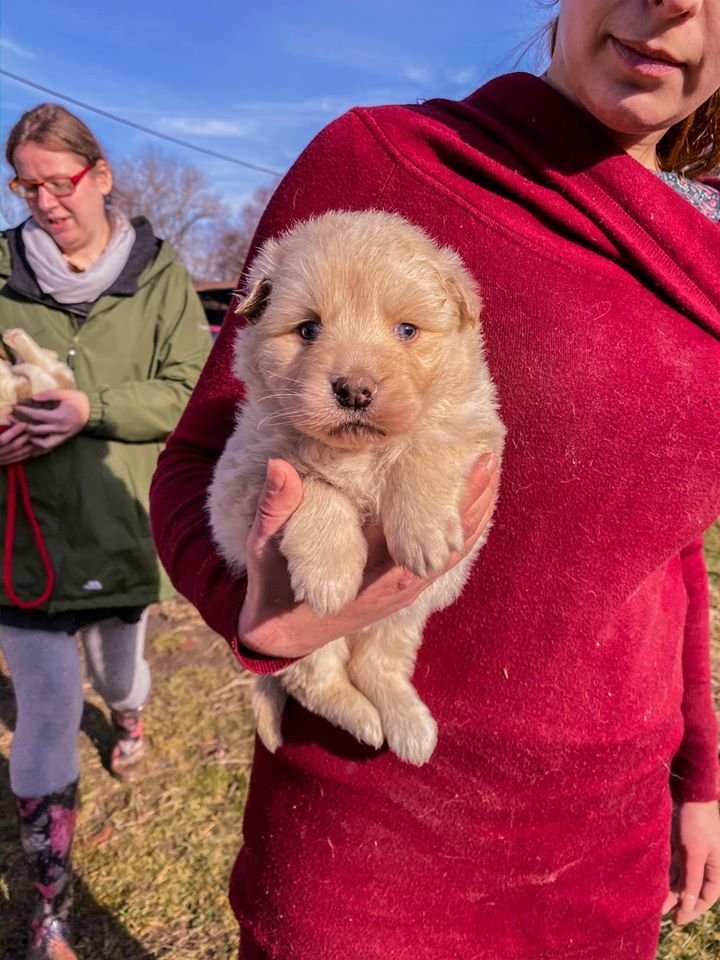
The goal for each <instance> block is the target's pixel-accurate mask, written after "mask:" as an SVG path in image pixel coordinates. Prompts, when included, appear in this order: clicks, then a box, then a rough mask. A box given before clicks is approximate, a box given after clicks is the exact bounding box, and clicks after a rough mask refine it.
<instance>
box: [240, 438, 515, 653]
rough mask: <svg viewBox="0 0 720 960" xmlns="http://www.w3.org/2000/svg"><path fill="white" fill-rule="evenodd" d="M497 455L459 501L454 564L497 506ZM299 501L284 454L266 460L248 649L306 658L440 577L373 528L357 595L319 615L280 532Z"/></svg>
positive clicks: (483, 464) (243, 616)
mask: <svg viewBox="0 0 720 960" xmlns="http://www.w3.org/2000/svg"><path fill="white" fill-rule="evenodd" d="M497 481H498V464H497V457H495V456H494V455H488V454H486V455H485V456H483V457H481V458H480V459H479V461H478V463H477V464H476V466H475V468H474V469H473V471H472V473H471V475H470V478H469V481H468V485H467V494H466V497H465V500H464V503H463V508H462V520H463V530H464V533H465V544H464V549H463V551H462V553H456V554H453V555H452V556H451V557H450V560H449V562H448V565H447V569H448V570H449V569H451V568H452V567H453V566H455V564H457V563H458V562H459V561H460V560H461V559H462V558H463V557H465V556H467V554H468V553H469V552H470V551H471V549H472V547H473V546H474V545H475V543H476V542H477V540H478V539H479V538H480V537H481V536H482V534H483V532H484V531H485V529H486V528H487V526H488V524H489V522H490V519H491V517H492V514H493V510H494V507H495V493H496V489H497ZM301 501H302V481H301V480H300V477H299V476H298V474H297V472H296V471H295V469H294V468H293V467H292V466H291V465H290V464H289V463H287V462H285V461H284V460H271V461H270V462H269V463H268V471H267V481H266V483H265V487H264V489H263V493H262V496H261V498H260V502H259V504H258V510H257V514H256V516H255V522H254V524H253V526H252V529H251V531H250V536H249V538H248V545H247V593H246V596H245V602H244V604H243V607H242V610H241V611H240V616H239V619H238V636H239V637H240V640H241V642H242V643H243V644H244V646H246V647H247V648H248V649H249V650H251V651H253V652H256V653H260V654H263V655H265V656H272V657H277V658H279V659H282V658H285V657H303V656H306V655H307V654H309V653H312V652H313V651H314V650H317V649H319V648H320V647H322V646H324V645H325V644H326V643H329V642H330V641H331V640H335V639H337V638H338V637H341V636H345V635H347V634H351V633H354V632H356V631H357V630H361V629H363V628H364V627H367V626H369V625H370V624H372V623H376V622H378V621H379V620H382V619H383V618H384V617H387V616H389V615H390V614H392V613H395V612H397V611H398V610H402V609H403V608H405V607H407V606H409V605H410V604H411V603H412V602H413V601H414V600H415V599H416V598H417V597H418V596H419V595H420V594H421V593H422V592H423V590H425V589H426V588H427V587H428V586H430V584H431V583H432V582H433V581H434V580H435V579H436V577H428V578H426V579H419V578H418V577H415V576H413V575H412V574H411V573H409V572H408V571H407V570H404V569H403V568H402V567H397V566H395V564H394V563H393V561H392V559H391V557H390V555H389V553H388V551H387V546H386V544H385V539H384V537H383V533H382V530H381V529H380V528H379V527H377V526H373V527H368V528H366V529H365V534H366V536H367V539H368V546H369V551H368V562H367V567H366V570H365V577H364V580H363V585H362V587H361V589H360V592H359V593H358V595H357V597H356V598H355V599H354V600H353V601H352V602H351V603H349V604H348V605H347V606H346V607H344V608H343V609H342V610H341V611H340V612H339V613H337V614H335V615H334V616H330V617H320V616H318V615H317V614H316V613H315V612H314V611H313V610H312V609H311V608H310V607H309V606H308V605H307V604H305V603H297V602H296V601H295V598H294V596H293V591H292V587H291V585H290V580H289V577H288V573H287V562H286V560H285V558H284V557H283V555H282V554H281V553H280V550H279V549H278V546H277V543H276V536H277V534H278V533H280V531H281V530H282V529H283V527H284V526H285V524H286V523H287V521H288V519H289V518H290V517H291V516H292V514H293V513H294V511H295V510H296V509H297V507H298V506H299V505H300V503H301Z"/></svg>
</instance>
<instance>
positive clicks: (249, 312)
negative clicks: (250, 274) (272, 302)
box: [235, 277, 272, 323]
mask: <svg viewBox="0 0 720 960" xmlns="http://www.w3.org/2000/svg"><path fill="white" fill-rule="evenodd" d="M271 291H272V283H270V280H269V278H268V277H260V278H259V279H258V280H256V281H255V283H254V284H253V286H252V288H251V290H250V292H249V293H248V295H247V296H246V297H245V299H244V300H241V301H240V303H239V304H238V305H237V307H235V313H237V314H238V315H239V316H241V317H245V319H246V320H248V321H249V322H250V323H257V322H258V320H259V319H260V317H261V316H262V315H263V312H264V310H265V307H266V306H267V302H268V300H269V299H270V293H271Z"/></svg>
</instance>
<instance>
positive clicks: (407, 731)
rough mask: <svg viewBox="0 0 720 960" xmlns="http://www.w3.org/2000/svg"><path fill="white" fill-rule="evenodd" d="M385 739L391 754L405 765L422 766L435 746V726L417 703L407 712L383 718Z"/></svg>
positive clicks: (423, 706)
mask: <svg viewBox="0 0 720 960" xmlns="http://www.w3.org/2000/svg"><path fill="white" fill-rule="evenodd" d="M383 725H384V727H385V738H386V739H387V742H388V746H389V747H390V749H391V750H392V752H393V753H395V754H397V756H398V757H400V759H401V760H404V761H405V762H406V763H412V764H414V765H415V766H416V767H420V766H422V765H423V764H424V763H427V761H428V760H429V759H430V757H431V756H432V753H433V750H434V749H435V747H436V745H437V735H438V730H437V724H436V723H435V721H434V720H433V717H432V714H431V713H430V711H429V710H428V708H427V707H426V706H425V704H424V703H422V702H421V701H419V702H418V703H417V705H416V706H415V707H413V709H412V710H409V711H407V712H402V713H401V712H399V711H392V713H391V714H387V713H386V714H385V715H384V716H383Z"/></svg>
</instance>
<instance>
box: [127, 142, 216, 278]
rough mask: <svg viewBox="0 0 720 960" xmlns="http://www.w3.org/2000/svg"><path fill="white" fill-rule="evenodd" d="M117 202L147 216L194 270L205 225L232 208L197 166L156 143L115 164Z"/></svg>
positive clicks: (133, 213)
mask: <svg viewBox="0 0 720 960" xmlns="http://www.w3.org/2000/svg"><path fill="white" fill-rule="evenodd" d="M114 174H115V190H114V193H113V198H114V201H115V203H116V204H117V206H118V207H119V208H120V209H121V210H123V211H124V212H125V213H126V214H127V215H128V216H130V217H133V216H138V215H140V214H142V215H144V216H146V217H147V218H148V220H150V222H151V223H152V225H153V229H154V230H155V232H156V233H157V234H158V236H160V237H163V238H164V239H166V240H169V241H170V242H171V243H172V244H173V245H174V246H175V247H176V249H177V251H178V253H179V254H180V257H181V258H182V260H183V262H184V263H185V265H186V266H187V268H188V269H189V270H190V272H191V273H193V274H195V273H196V272H197V270H198V268H200V269H202V264H203V262H204V258H205V251H204V250H203V249H202V243H201V235H202V233H203V232H204V230H203V229H202V228H203V227H204V226H205V225H206V224H208V222H209V221H215V222H216V223H217V222H218V221H224V220H225V218H226V217H227V215H228V208H227V205H226V203H225V202H224V200H223V199H222V197H221V196H220V195H219V194H218V193H216V192H215V191H214V190H213V189H212V186H211V184H210V183H209V181H208V180H207V179H206V178H205V177H204V176H203V174H202V172H201V171H200V170H198V169H197V167H194V166H192V165H191V164H187V163H183V162H182V161H180V160H177V159H176V158H175V157H171V156H169V155H167V154H165V153H163V152H162V151H160V150H157V149H156V148H155V147H153V146H148V147H146V148H145V149H144V150H142V151H141V152H140V153H139V154H137V155H135V156H134V157H127V158H125V159H123V160H121V161H120V162H119V163H117V164H115V165H114Z"/></svg>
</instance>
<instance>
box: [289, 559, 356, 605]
mask: <svg viewBox="0 0 720 960" xmlns="http://www.w3.org/2000/svg"><path fill="white" fill-rule="evenodd" d="M287 560H288V572H289V574H290V583H291V585H292V589H293V594H294V596H295V599H296V600H297V601H298V602H299V603H302V602H303V601H304V602H305V603H307V604H309V606H311V607H312V608H313V610H314V611H315V613H317V614H319V615H320V616H321V617H327V616H331V615H332V614H334V613H337V612H338V611H339V610H342V608H343V607H344V606H346V605H347V604H348V603H350V601H351V600H354V599H355V597H356V596H357V594H358V590H359V589H360V585H361V584H362V578H363V568H364V558H363V564H362V566H359V565H358V564H354V565H353V564H351V563H348V562H347V561H345V562H342V561H339V562H337V563H335V564H332V565H330V564H327V563H320V562H318V559H317V558H315V559H314V560H312V561H309V560H307V559H303V560H299V559H298V558H290V557H288V558H287ZM353 566H354V568H353Z"/></svg>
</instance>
